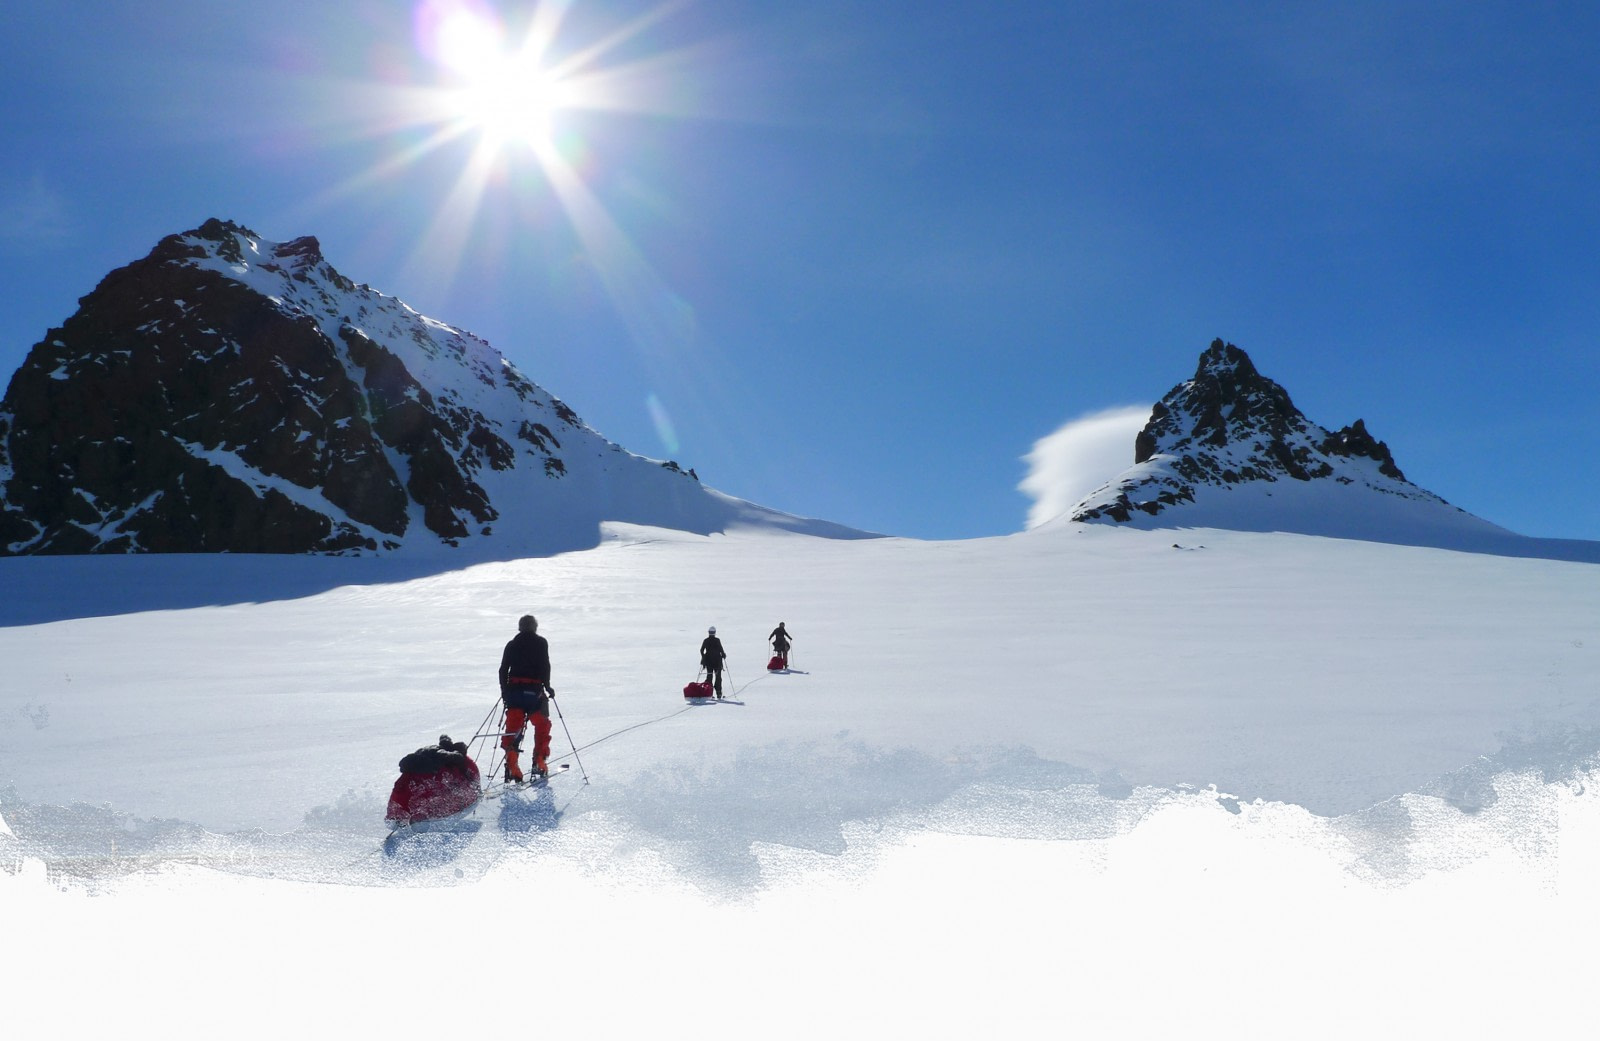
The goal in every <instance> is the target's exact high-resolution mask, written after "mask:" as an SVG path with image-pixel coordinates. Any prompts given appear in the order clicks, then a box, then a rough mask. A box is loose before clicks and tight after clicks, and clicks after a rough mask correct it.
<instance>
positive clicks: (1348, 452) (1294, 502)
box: [1069, 340, 1518, 545]
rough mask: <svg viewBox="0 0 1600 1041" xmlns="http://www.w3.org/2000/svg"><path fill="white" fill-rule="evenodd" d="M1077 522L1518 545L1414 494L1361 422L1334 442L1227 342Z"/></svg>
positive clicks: (1078, 510) (1168, 400)
mask: <svg viewBox="0 0 1600 1041" xmlns="http://www.w3.org/2000/svg"><path fill="white" fill-rule="evenodd" d="M1069 517H1070V518H1071V519H1072V520H1075V521H1089V522H1099V523H1114V524H1126V525H1131V526H1135V527H1144V528H1153V527H1180V526H1181V527H1217V528H1231V529H1235V530H1252V531H1275V530H1276V531H1291V532H1301V533H1308V534H1327V535H1340V536H1346V537H1355V538H1367V539H1374V540H1377V541H1394V542H1405V543H1414V544H1425V545H1456V544H1462V543H1464V542H1465V541H1471V540H1472V539H1475V538H1478V539H1481V538H1499V537H1510V538H1517V537H1518V536H1514V535H1512V533H1511V532H1508V531H1506V530H1505V529H1503V528H1499V527H1497V526H1495V525H1493V524H1490V523H1489V522H1487V521H1484V520H1481V519H1480V518H1477V517H1474V516H1472V515H1471V514H1469V513H1466V512H1465V511H1463V510H1460V509H1457V508H1456V507H1454V506H1451V505H1450V504H1449V503H1447V502H1445V501H1444V500H1443V499H1441V498H1440V497H1439V496H1437V495H1435V494H1433V493H1432V492H1429V491H1427V490H1425V489H1423V488H1420V487H1418V486H1417V485H1415V484H1412V483H1411V482H1410V481H1408V480H1407V479H1406V476H1405V474H1404V473H1403V472H1402V471H1401V469H1400V467H1399V466H1398V465H1397V464H1396V463H1395V460H1394V456H1393V454H1392V453H1391V452H1390V450H1389V446H1388V445H1386V444H1385V443H1384V442H1382V441H1379V440H1377V439H1376V438H1375V437H1373V436H1372V434H1371V433H1370V432H1369V431H1368V430H1367V428H1366V424H1365V423H1363V422H1362V421H1361V420H1359V419H1358V420H1356V421H1355V422H1353V423H1351V424H1350V425H1348V426H1345V427H1342V428H1340V429H1338V430H1328V429H1327V428H1325V427H1322V426H1319V425H1318V424H1316V423H1314V422H1312V421H1311V420H1309V419H1307V418H1306V416H1305V415H1304V414H1303V413H1301V411H1300V410H1299V409H1298V408H1296V407H1295V405H1294V402H1293V401H1291V400H1290V398H1289V394H1288V392H1287V391H1285V390H1284V389H1283V387H1281V386H1279V385H1278V384H1277V383H1275V382H1273V381H1272V380H1270V379H1268V378H1267V377H1265V376H1263V375H1262V374H1261V373H1260V372H1259V371H1257V369H1256V367H1255V365H1254V364H1253V363H1252V362H1251V360H1250V358H1249V356H1248V355H1246V354H1245V352H1244V351H1242V350H1240V349H1239V348H1238V347H1236V346H1234V345H1233V344H1230V343H1224V342H1223V341H1221V340H1216V341H1213V342H1212V344H1211V346H1210V347H1209V348H1208V349H1206V350H1205V351H1204V352H1203V353H1202V354H1201V355H1200V363H1199V365H1198V367H1197V368H1196V370H1195V374H1194V376H1193V378H1191V379H1189V380H1187V381H1185V382H1183V383H1181V384H1179V385H1178V386H1176V387H1174V388H1172V390H1171V391H1169V392H1168V393H1167V394H1166V396H1165V397H1163V398H1162V399H1161V400H1160V401H1159V402H1158V403H1157V404H1156V405H1155V407H1154V408H1153V409H1152V410H1151V415H1150V421H1149V422H1148V423H1147V424H1146V425H1145V427H1144V429H1143V430H1141V431H1140V432H1139V434H1138V436H1137V437H1136V438H1135V440H1134V444H1133V466H1132V467H1130V468H1129V469H1128V470H1126V471H1124V472H1123V473H1121V474H1119V475H1118V476H1117V477H1115V478H1113V479H1112V480H1111V481H1109V482H1108V483H1107V484H1105V485H1104V486H1102V487H1101V488H1099V489H1098V490H1096V491H1095V492H1093V493H1092V494H1090V495H1089V496H1087V497H1086V498H1085V499H1083V500H1082V501H1081V502H1080V503H1079V504H1078V505H1077V506H1075V507H1074V508H1073V509H1072V510H1071V511H1069Z"/></svg>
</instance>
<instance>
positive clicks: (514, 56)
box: [425, 3, 579, 152]
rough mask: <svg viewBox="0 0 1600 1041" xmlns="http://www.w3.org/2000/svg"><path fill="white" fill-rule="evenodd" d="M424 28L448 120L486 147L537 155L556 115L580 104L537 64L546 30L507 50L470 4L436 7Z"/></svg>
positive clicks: (492, 24)
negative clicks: (523, 148)
mask: <svg viewBox="0 0 1600 1041" xmlns="http://www.w3.org/2000/svg"><path fill="white" fill-rule="evenodd" d="M434 10H435V12H436V16H435V17H434V18H433V19H431V24H429V25H428V26H427V27H426V33H425V38H426V40H427V50H428V51H429V52H430V57H432V58H433V60H434V61H435V62H436V63H437V64H438V66H439V69H440V72H441V74H442V76H443V77H444V78H445V80H446V83H445V84H444V85H443V86H442V90H441V93H440V102H441V104H442V106H443V108H444V109H445V111H446V113H447V115H448V118H449V119H450V120H451V121H452V122H454V123H455V124H456V125H457V126H458V127H460V128H461V129H464V130H473V131H477V132H478V133H479V134H480V135H482V137H483V138H484V142H485V144H487V145H489V146H490V147H491V148H495V149H498V148H500V147H503V146H506V145H510V144H515V143H521V144H526V145H528V146H530V147H532V148H533V149H534V150H535V151H536V152H537V151H542V150H543V149H544V148H545V146H546V145H547V144H548V142H549V140H550V136H551V133H552V131H553V122H554V116H555V113H556V111H557V110H558V109H560V108H563V107H565V106H567V105H570V104H572V103H574V102H575V101H577V100H579V98H578V93H577V92H576V91H575V90H574V87H573V84H572V82H571V81H570V80H568V79H566V78H564V77H563V76H561V75H560V74H558V73H557V72H555V71H553V70H552V69H550V68H547V67H546V66H545V64H544V60H545V56H546V55H545V52H546V49H547V44H548V37H547V35H546V33H545V32H544V31H541V30H548V29H550V28H551V26H549V25H541V24H538V23H536V24H535V26H534V27H533V29H532V30H531V31H530V32H529V34H528V36H527V39H526V40H524V41H523V42H522V43H521V45H520V46H515V45H513V43H512V41H511V40H510V39H509V38H508V35H507V32H506V29H505V27H504V26H503V25H502V24H501V22H500V21H499V20H498V19H497V18H496V17H495V16H494V13H493V11H492V10H491V9H489V8H487V7H483V6H481V5H476V4H471V3H456V4H453V5H449V6H446V7H442V8H440V7H435V8H434Z"/></svg>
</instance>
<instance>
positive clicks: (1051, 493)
mask: <svg viewBox="0 0 1600 1041" xmlns="http://www.w3.org/2000/svg"><path fill="white" fill-rule="evenodd" d="M1149 421H1150V406H1149V405H1128V406H1124V407H1121V408H1109V409H1104V410H1102V411H1100V412H1091V413H1089V414H1088V415H1085V416H1080V417H1078V418H1077V419H1074V420H1071V421H1069V422H1068V423H1066V425H1064V426H1062V427H1061V428H1060V429H1059V430H1057V431H1056V432H1055V433H1053V434H1047V435H1046V436H1044V437H1041V438H1040V439H1039V440H1037V441H1035V442H1034V443H1033V449H1032V451H1030V452H1029V453H1028V454H1027V455H1025V456H1023V460H1024V461H1025V462H1026V463H1027V464H1028V473H1027V476H1025V477H1023V479H1022V481H1021V483H1019V484H1018V485H1017V488H1018V489H1019V490H1021V491H1022V492H1023V493H1024V494H1026V495H1029V496H1031V497H1032V498H1033V506H1032V507H1031V508H1030V509H1029V510H1028V525H1027V526H1028V527H1030V528H1036V527H1038V526H1039V525H1041V524H1043V523H1044V522H1045V521H1047V520H1051V519H1053V518H1055V517H1059V516H1060V515H1061V514H1063V513H1065V512H1067V510H1069V509H1071V508H1072V507H1073V506H1075V505H1077V504H1078V502H1079V501H1080V500H1082V499H1083V497H1084V496H1086V495H1088V494H1089V493H1090V492H1092V491H1094V490H1095V489H1096V488H1098V487H1100V486H1101V485H1103V484H1105V483H1106V482H1107V481H1109V480H1111V478H1113V477H1115V476H1116V475H1117V474H1119V473H1121V472H1122V471H1124V470H1126V469H1127V468H1128V467H1130V466H1132V465H1133V439H1134V437H1135V436H1136V435H1137V434H1138V433H1139V431H1140V430H1141V429H1143V428H1144V425H1145V424H1146V423H1148V422H1149Z"/></svg>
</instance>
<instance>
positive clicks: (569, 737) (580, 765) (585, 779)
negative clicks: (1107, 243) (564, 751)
mask: <svg viewBox="0 0 1600 1041" xmlns="http://www.w3.org/2000/svg"><path fill="white" fill-rule="evenodd" d="M550 704H552V705H554V706H555V707H556V718H557V719H559V720H561V729H562V730H564V731H566V735H567V745H568V746H569V747H570V748H571V749H572V760H573V762H575V763H577V764H578V772H579V773H580V774H583V783H584V784H588V783H589V774H588V772H587V771H586V770H584V768H583V760H582V759H579V758H578V746H577V745H576V744H574V743H573V741H572V731H570V730H567V717H566V716H563V715H562V714H561V702H559V701H557V700H556V698H555V695H554V694H551V695H550Z"/></svg>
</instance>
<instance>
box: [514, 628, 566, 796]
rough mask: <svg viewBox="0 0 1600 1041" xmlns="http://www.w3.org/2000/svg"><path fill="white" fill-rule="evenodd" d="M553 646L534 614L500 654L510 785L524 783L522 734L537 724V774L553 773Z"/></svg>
mask: <svg viewBox="0 0 1600 1041" xmlns="http://www.w3.org/2000/svg"><path fill="white" fill-rule="evenodd" d="M555 696H556V690H555V688H554V687H552V686H550V644H549V643H548V641H546V640H545V638H544V637H543V636H540V635H539V622H538V619H536V618H534V617H533V615H531V614H525V615H523V616H522V617H521V618H519V619H518V620H517V635H515V636H513V637H512V638H511V642H510V643H507V644H506V649H505V652H504V653H503V654H501V655H500V700H501V701H503V702H505V706H506V719H505V725H504V726H503V727H501V736H500V747H501V748H503V749H505V753H506V783H508V784H509V783H511V782H513V781H520V780H522V767H521V765H520V764H519V763H518V762H517V757H518V754H519V753H520V752H521V751H522V735H523V733H524V732H525V731H526V730H527V727H528V724H529V723H532V724H533V772H534V773H536V774H538V775H540V776H545V775H546V774H547V773H548V771H549V764H548V763H547V762H546V759H547V758H548V757H549V755H550V698H553V697H555Z"/></svg>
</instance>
